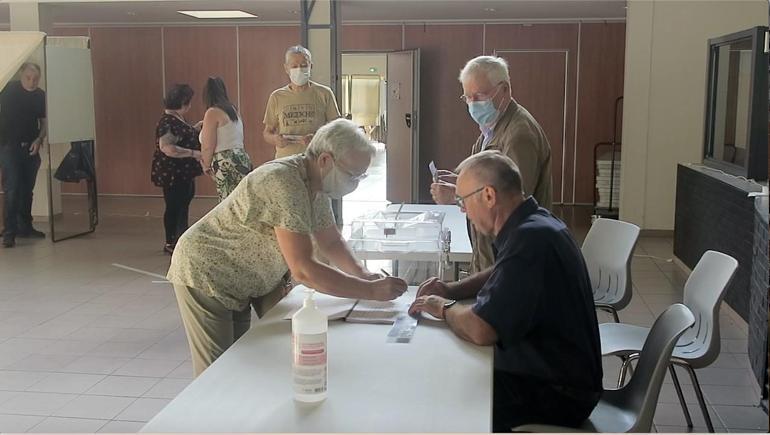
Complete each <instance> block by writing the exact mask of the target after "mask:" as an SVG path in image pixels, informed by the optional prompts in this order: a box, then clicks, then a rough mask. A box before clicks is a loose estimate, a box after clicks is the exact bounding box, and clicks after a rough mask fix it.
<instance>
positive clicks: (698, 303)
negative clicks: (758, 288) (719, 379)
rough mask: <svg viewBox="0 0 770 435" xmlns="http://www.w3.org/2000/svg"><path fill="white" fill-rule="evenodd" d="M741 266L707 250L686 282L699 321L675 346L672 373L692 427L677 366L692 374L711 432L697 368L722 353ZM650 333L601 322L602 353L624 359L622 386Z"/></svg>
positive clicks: (687, 301) (686, 298)
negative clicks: (731, 291)
mask: <svg viewBox="0 0 770 435" xmlns="http://www.w3.org/2000/svg"><path fill="white" fill-rule="evenodd" d="M737 268H738V261H736V260H735V259H734V258H733V257H731V256H729V255H725V254H722V253H721V252H716V251H706V252H705V253H704V254H703V256H702V257H701V259H700V261H698V264H697V265H695V269H694V270H693V271H692V274H690V277H689V278H688V279H687V282H686V283H685V285H684V304H685V305H687V307H689V308H690V309H691V310H692V312H693V313H694V314H695V319H696V320H695V325H694V326H693V327H692V328H690V329H689V330H688V331H686V332H685V333H684V334H683V335H682V338H680V339H679V342H678V343H677V345H676V347H674V352H673V354H672V357H671V362H670V365H669V372H670V373H671V379H672V380H673V382H674V387H675V389H676V393H677V396H678V398H679V403H680V404H681V405H682V411H683V412H684V417H685V420H686V421H687V426H688V427H692V426H693V424H692V419H691V418H690V411H689V410H688V408H687V404H686V403H685V400H684V395H683V394H682V386H681V384H680V383H679V379H678V377H677V375H676V371H675V369H674V366H680V367H683V368H684V369H685V370H687V372H688V373H689V375H690V378H691V379H692V384H693V388H694V389H695V395H696V396H697V399H698V404H699V405H700V408H701V411H702V412H703V419H704V420H705V421H706V427H707V428H708V430H709V431H710V432H714V426H713V424H712V422H711V417H710V416H709V412H708V408H707V407H706V401H705V400H704V398H703V392H702V391H701V387H700V383H698V378H697V376H696V375H695V370H694V369H700V368H703V367H706V366H708V365H710V364H711V363H713V362H714V360H716V359H717V357H718V356H719V351H720V344H721V342H720V339H719V306H720V303H721V302H722V298H723V297H724V294H725V290H727V287H728V286H729V285H730V281H732V278H733V276H734V275H735V271H736V269H737ZM648 332H649V329H648V328H643V327H640V326H634V325H627V324H621V323H618V324H614V323H605V324H601V325H599V335H600V337H601V342H602V355H605V356H606V355H615V356H618V357H620V358H621V359H622V360H623V364H622V365H621V368H620V374H619V376H618V387H620V386H622V385H623V382H624V381H625V377H626V371H627V370H628V369H629V367H630V364H631V362H632V361H633V360H635V359H636V358H637V354H638V352H639V350H640V349H641V348H642V344H643V343H644V340H645V337H646V336H647V334H648ZM632 379H633V377H632Z"/></svg>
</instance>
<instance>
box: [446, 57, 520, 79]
mask: <svg viewBox="0 0 770 435" xmlns="http://www.w3.org/2000/svg"><path fill="white" fill-rule="evenodd" d="M477 74H483V75H484V76H485V77H486V78H487V79H488V80H489V83H491V84H492V85H497V84H498V83H500V82H507V83H510V82H511V76H510V75H509V74H508V62H506V61H505V59H503V58H501V57H497V56H479V57H474V58H473V59H471V60H469V61H468V63H466V64H465V66H464V67H463V69H462V70H461V71H460V77H458V79H459V80H460V82H464V81H466V80H467V79H469V78H470V77H471V76H475V75H477Z"/></svg>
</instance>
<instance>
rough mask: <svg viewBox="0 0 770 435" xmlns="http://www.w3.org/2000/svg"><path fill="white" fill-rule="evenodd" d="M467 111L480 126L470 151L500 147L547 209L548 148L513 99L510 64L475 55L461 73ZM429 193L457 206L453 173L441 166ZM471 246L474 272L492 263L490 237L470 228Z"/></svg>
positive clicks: (537, 128) (528, 191)
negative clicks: (479, 133) (477, 136)
mask: <svg viewBox="0 0 770 435" xmlns="http://www.w3.org/2000/svg"><path fill="white" fill-rule="evenodd" d="M459 80H460V82H461V83H462V86H463V95H462V96H461V97H460V98H461V99H462V100H463V101H464V102H465V103H467V105H468V113H469V114H470V115H471V117H472V118H473V120H474V121H476V123H477V124H478V125H479V129H480V130H481V135H479V138H478V140H476V143H475V144H474V145H473V149H472V151H471V154H476V153H478V152H480V151H484V150H498V151H500V152H502V153H503V154H505V155H506V156H508V157H510V158H511V160H513V161H514V162H515V163H516V165H517V166H518V167H519V170H520V171H521V177H522V181H523V188H524V192H525V194H526V195H532V196H533V197H534V198H535V200H536V201H537V203H538V204H539V205H540V206H541V207H545V208H547V209H550V208H551V205H552V204H551V194H552V193H551V190H552V185H551V146H550V144H549V143H548V139H547V138H546V137H545V132H544V131H543V129H542V128H541V127H540V124H538V123H537V121H536V120H535V118H533V117H532V115H531V114H530V113H529V112H528V111H527V109H525V108H524V107H522V106H521V105H520V104H518V103H517V102H516V100H514V99H513V96H512V95H511V79H510V75H509V73H508V64H507V63H506V62H505V60H504V59H501V58H499V57H494V56H479V57H476V58H473V59H471V60H470V61H468V63H467V64H465V67H464V68H463V69H462V71H461V72H460V77H459ZM438 175H439V176H438V179H437V180H434V183H433V184H432V185H431V188H430V191H431V195H433V199H434V201H436V203H437V204H455V202H456V200H455V183H456V180H457V175H456V174H454V173H453V172H451V171H446V170H442V171H439V173H438ZM470 235H471V242H472V244H473V260H472V264H471V266H472V272H480V271H483V270H485V269H487V268H489V267H492V265H493V264H494V254H493V252H492V239H491V238H490V237H488V236H485V235H484V234H481V233H479V232H478V231H476V229H475V228H474V227H473V225H471V226H470Z"/></svg>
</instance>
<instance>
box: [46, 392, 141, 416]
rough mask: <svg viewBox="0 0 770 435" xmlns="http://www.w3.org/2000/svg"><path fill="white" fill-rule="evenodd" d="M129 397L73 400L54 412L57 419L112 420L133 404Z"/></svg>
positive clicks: (87, 396) (97, 397)
mask: <svg viewBox="0 0 770 435" xmlns="http://www.w3.org/2000/svg"><path fill="white" fill-rule="evenodd" d="M134 400H136V399H134V398H131V397H110V396H89V395H83V396H79V397H77V398H76V399H73V400H72V401H70V402H69V403H67V404H66V406H63V407H61V408H60V409H58V410H56V411H55V412H54V413H53V415H54V416H57V417H73V418H92V419H103V420H112V419H114V418H115V417H117V415H118V414H120V413H121V412H122V411H123V410H124V409H126V408H127V407H128V406H129V405H130V404H132V403H133V402H134Z"/></svg>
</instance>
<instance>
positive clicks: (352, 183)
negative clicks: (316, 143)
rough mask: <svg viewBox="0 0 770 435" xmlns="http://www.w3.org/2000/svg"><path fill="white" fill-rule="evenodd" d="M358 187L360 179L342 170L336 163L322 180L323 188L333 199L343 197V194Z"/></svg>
mask: <svg viewBox="0 0 770 435" xmlns="http://www.w3.org/2000/svg"><path fill="white" fill-rule="evenodd" d="M332 164H334V163H332ZM357 187H358V180H354V179H352V178H351V177H350V175H348V174H346V173H344V172H342V171H341V170H340V168H338V167H337V165H336V164H334V167H332V170H331V171H329V173H328V174H326V175H325V176H324V177H323V179H322V180H321V189H322V190H323V192H324V193H325V194H327V195H329V197H330V198H332V199H342V197H343V196H345V195H347V194H348V193H350V192H352V191H354V190H356V188H357Z"/></svg>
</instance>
